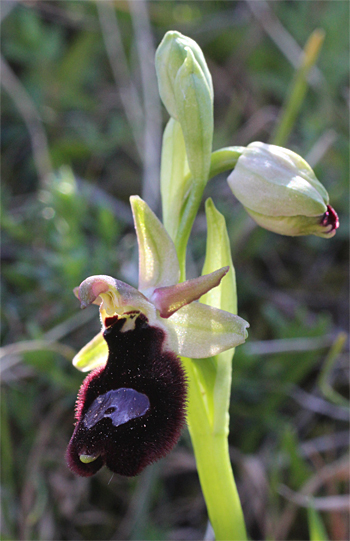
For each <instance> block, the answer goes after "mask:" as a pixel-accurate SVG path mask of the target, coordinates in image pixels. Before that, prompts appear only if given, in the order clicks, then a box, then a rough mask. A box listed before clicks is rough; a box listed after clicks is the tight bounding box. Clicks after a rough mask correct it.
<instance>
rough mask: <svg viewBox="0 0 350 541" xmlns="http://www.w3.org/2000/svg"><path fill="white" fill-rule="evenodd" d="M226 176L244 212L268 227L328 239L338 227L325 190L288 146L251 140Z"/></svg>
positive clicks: (275, 231)
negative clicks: (229, 173) (286, 147)
mask: <svg viewBox="0 0 350 541" xmlns="http://www.w3.org/2000/svg"><path fill="white" fill-rule="evenodd" d="M227 180H228V184H229V186H230V188H231V190H232V192H233V194H234V195H235V196H236V197H237V199H238V200H239V201H240V202H241V203H242V205H243V206H244V207H245V209H246V211H247V212H248V214H250V216H251V217H252V218H253V219H254V220H255V221H256V223H257V224H259V225H260V226H261V227H264V228H265V229H268V230H269V231H273V232H274V233H279V234H280V235H290V236H297V235H316V236H318V237H325V238H330V237H333V236H334V235H335V232H336V229H337V228H338V227H339V220H338V216H337V214H336V212H335V211H334V209H333V208H332V207H331V206H330V205H329V198H328V193H327V191H326V190H325V188H324V187H323V186H322V184H321V183H320V182H319V181H318V180H317V178H316V176H315V173H314V172H313V170H312V169H311V167H310V166H309V164H308V163H307V162H306V161H305V160H304V159H303V158H301V156H299V155H298V154H296V153H295V152H292V151H291V150H287V149H285V148H282V147H278V146H275V145H267V144H264V143H259V142H256V143H251V144H250V145H249V146H248V147H247V148H246V149H245V150H244V151H243V153H242V155H241V156H240V157H239V159H238V161H237V165H236V167H235V169H234V170H233V172H232V173H231V175H230V176H229V177H228V179H227Z"/></svg>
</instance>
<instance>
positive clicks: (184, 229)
mask: <svg viewBox="0 0 350 541" xmlns="http://www.w3.org/2000/svg"><path fill="white" fill-rule="evenodd" d="M204 188H205V182H195V183H193V185H192V189H191V192H190V195H189V197H188V199H187V200H186V202H185V206H184V210H183V213H182V216H181V220H180V225H179V229H178V231H177V235H176V239H175V247H176V251H177V256H178V258H179V264H180V272H181V275H180V282H182V281H184V280H185V279H186V248H187V242H188V239H189V236H190V233H191V229H192V226H193V222H194V220H195V217H196V215H197V212H198V209H199V205H200V203H201V200H202V196H203V191H204Z"/></svg>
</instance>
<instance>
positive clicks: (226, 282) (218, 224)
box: [201, 198, 237, 314]
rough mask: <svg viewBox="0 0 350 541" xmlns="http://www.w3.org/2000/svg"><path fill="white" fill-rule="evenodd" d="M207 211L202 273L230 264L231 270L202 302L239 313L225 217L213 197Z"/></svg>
mask: <svg viewBox="0 0 350 541" xmlns="http://www.w3.org/2000/svg"><path fill="white" fill-rule="evenodd" d="M205 213H206V218H207V229H208V231H207V245H206V254H205V262H204V266H203V271H202V274H208V273H210V272H212V271H213V270H214V269H216V268H218V267H219V268H220V267H224V266H229V268H230V270H229V272H228V273H227V275H226V276H225V277H224V278H223V279H222V281H221V283H220V285H219V287H217V288H215V289H213V290H211V291H208V293H206V294H205V295H203V297H202V298H201V302H203V303H204V304H209V305H210V306H215V307H216V308H220V309H221V310H225V311H226V312H231V313H232V314H237V293H236V275H235V269H234V266H233V263H232V258H231V247H230V239H229V236H228V233H227V229H226V222H225V218H224V216H223V215H222V214H221V212H219V211H218V210H217V209H216V207H215V205H214V203H213V200H212V199H211V198H209V199H207V200H206V202H205Z"/></svg>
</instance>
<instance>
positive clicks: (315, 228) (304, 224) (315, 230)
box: [246, 208, 336, 239]
mask: <svg viewBox="0 0 350 541" xmlns="http://www.w3.org/2000/svg"><path fill="white" fill-rule="evenodd" d="M246 211H247V212H248V214H249V215H250V216H251V217H252V218H253V220H254V221H255V222H256V223H257V224H258V225H260V227H264V228H265V229H267V230H268V231H272V232H273V233H278V234H279V235H288V236H289V237H300V236H304V235H315V236H316V237H322V238H325V239H329V238H332V237H334V235H335V233H336V229H332V228H331V227H330V226H328V227H325V226H323V225H322V224H321V218H320V217H319V216H316V217H314V216H265V215H264V214H259V213H258V212H253V211H252V210H250V209H247V208H246Z"/></svg>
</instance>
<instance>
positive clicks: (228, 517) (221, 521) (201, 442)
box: [182, 358, 247, 541]
mask: <svg viewBox="0 0 350 541" xmlns="http://www.w3.org/2000/svg"><path fill="white" fill-rule="evenodd" d="M182 361H183V363H184V366H185V369H186V372H187V376H188V379H189V403H188V413H187V421H188V426H189V431H190V435H191V439H192V444H193V449H194V453H195V457H196V463H197V470H198V474H199V479H200V483H201V487H202V490H203V494H204V498H205V501H206V505H207V509H208V515H209V519H210V522H211V525H212V527H213V529H214V532H215V537H216V541H220V540H221V541H224V540H226V541H227V540H230V541H231V540H232V541H244V540H246V539H247V535H246V530H245V525H244V518H243V513H242V509H241V504H240V500H239V496H238V493H237V488H236V485H235V481H234V478H233V473H232V469H231V462H230V456H229V449H228V440H227V430H226V429H225V428H223V429H222V430H220V431H217V430H214V429H213V425H212V423H210V420H209V416H208V409H207V407H206V403H205V397H204V396H203V388H201V386H200V383H199V378H198V376H197V374H196V368H195V366H194V364H193V362H192V361H191V360H190V359H185V358H183V359H182Z"/></svg>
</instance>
